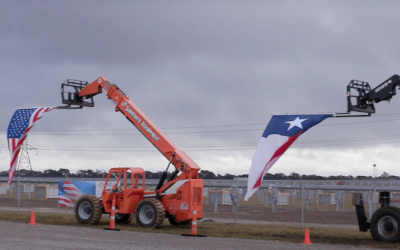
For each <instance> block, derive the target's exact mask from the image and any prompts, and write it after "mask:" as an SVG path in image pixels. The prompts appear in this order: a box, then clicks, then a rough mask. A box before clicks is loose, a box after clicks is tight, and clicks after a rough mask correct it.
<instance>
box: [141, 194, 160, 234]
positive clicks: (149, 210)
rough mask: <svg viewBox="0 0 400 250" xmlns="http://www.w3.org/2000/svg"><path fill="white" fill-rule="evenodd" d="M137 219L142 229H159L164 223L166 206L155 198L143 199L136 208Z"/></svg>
mask: <svg viewBox="0 0 400 250" xmlns="http://www.w3.org/2000/svg"><path fill="white" fill-rule="evenodd" d="M135 218H136V222H137V223H138V224H139V225H140V226H142V227H154V228H158V227H160V226H161V225H162V224H163V223H164V219H165V209H164V206H163V204H162V203H161V202H160V201H159V200H156V199H154V198H150V199H149V198H146V199H143V200H142V201H141V202H139V204H138V205H137V207H136V211H135Z"/></svg>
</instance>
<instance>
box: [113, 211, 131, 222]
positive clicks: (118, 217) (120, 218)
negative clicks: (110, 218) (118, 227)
mask: <svg viewBox="0 0 400 250" xmlns="http://www.w3.org/2000/svg"><path fill="white" fill-rule="evenodd" d="M132 220H133V214H118V213H117V214H115V222H116V223H118V224H131V222H132Z"/></svg>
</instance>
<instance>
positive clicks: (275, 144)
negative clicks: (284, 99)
mask: <svg viewBox="0 0 400 250" xmlns="http://www.w3.org/2000/svg"><path fill="white" fill-rule="evenodd" d="M332 115H333V114H318V115H274V116H272V118H271V121H270V122H269V123H268V125H267V128H266V129H265V131H264V133H263V135H262V137H261V140H260V142H259V143H258V146H257V149H256V152H255V153H254V156H253V161H252V163H251V168H250V173H249V177H248V182H247V194H246V196H245V197H244V200H245V201H247V200H248V199H249V198H250V197H251V196H252V195H253V194H254V193H255V192H256V191H257V189H258V188H259V187H260V186H261V184H262V179H263V177H264V175H265V174H266V173H267V172H268V170H269V169H270V168H271V167H272V166H273V165H274V164H275V162H277V161H278V160H279V158H280V157H281V156H282V155H283V154H284V153H285V151H286V150H287V149H288V148H289V147H290V145H292V143H293V142H294V141H295V140H296V139H297V138H298V137H299V136H300V135H301V134H303V133H304V132H306V131H307V130H308V129H309V128H311V127H312V126H315V125H317V124H318V123H320V122H322V121H323V120H325V119H326V118H328V117H331V116H332Z"/></svg>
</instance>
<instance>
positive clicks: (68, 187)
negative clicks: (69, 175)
mask: <svg viewBox="0 0 400 250" xmlns="http://www.w3.org/2000/svg"><path fill="white" fill-rule="evenodd" d="M64 191H65V193H66V196H67V198H69V199H70V200H72V201H77V200H78V199H79V197H81V196H82V195H84V193H83V192H82V191H80V190H79V189H78V188H77V187H76V186H75V185H74V184H73V183H72V182H71V181H64Z"/></svg>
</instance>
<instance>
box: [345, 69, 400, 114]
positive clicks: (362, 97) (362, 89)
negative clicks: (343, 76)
mask: <svg viewBox="0 0 400 250" xmlns="http://www.w3.org/2000/svg"><path fill="white" fill-rule="evenodd" d="M399 85H400V76H398V75H393V76H392V77H390V78H389V79H387V80H386V81H384V82H383V83H381V84H379V85H378V86H377V87H375V88H374V89H371V87H370V86H369V84H368V83H367V82H363V81H357V80H352V81H351V82H350V83H349V85H347V102H348V106H347V111H348V112H351V111H356V112H364V113H368V114H371V113H375V107H374V103H378V102H380V101H390V99H392V97H393V96H394V95H396V86H399ZM351 90H356V91H357V92H358V95H353V94H352V93H351ZM354 98H355V99H356V104H355V105H353V104H352V102H351V100H352V99H354Z"/></svg>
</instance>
